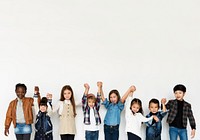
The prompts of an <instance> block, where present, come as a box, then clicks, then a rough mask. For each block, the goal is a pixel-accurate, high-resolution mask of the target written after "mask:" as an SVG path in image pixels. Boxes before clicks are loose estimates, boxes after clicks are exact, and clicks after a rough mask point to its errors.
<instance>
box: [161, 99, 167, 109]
mask: <svg viewBox="0 0 200 140" xmlns="http://www.w3.org/2000/svg"><path fill="white" fill-rule="evenodd" d="M166 102H167V100H166V98H163V99H161V104H162V107H161V108H162V111H163V112H166V110H167V109H166V106H165V104H166Z"/></svg>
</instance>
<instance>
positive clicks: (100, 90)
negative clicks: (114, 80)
mask: <svg viewBox="0 0 200 140" xmlns="http://www.w3.org/2000/svg"><path fill="white" fill-rule="evenodd" d="M97 86H98V92H99V93H100V94H101V100H102V101H103V102H104V101H105V97H104V93H103V89H102V86H103V83H102V82H97Z"/></svg>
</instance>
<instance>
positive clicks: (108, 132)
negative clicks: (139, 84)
mask: <svg viewBox="0 0 200 140" xmlns="http://www.w3.org/2000/svg"><path fill="white" fill-rule="evenodd" d="M101 99H102V101H103V105H104V106H105V108H106V109H107V112H106V116H105V118H104V134H105V140H118V139H119V124H120V116H121V112H122V110H123V109H124V102H125V98H124V97H123V98H122V99H120V94H119V92H118V91H117V90H116V89H113V90H111V91H110V93H109V101H108V100H107V98H104V94H103V91H102V92H101Z"/></svg>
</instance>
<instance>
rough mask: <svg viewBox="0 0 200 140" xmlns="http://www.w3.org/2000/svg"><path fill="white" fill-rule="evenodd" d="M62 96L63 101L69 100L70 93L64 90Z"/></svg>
mask: <svg viewBox="0 0 200 140" xmlns="http://www.w3.org/2000/svg"><path fill="white" fill-rule="evenodd" d="M63 96H64V98H65V100H70V99H71V96H72V92H71V91H70V90H68V89H66V90H64V92H63Z"/></svg>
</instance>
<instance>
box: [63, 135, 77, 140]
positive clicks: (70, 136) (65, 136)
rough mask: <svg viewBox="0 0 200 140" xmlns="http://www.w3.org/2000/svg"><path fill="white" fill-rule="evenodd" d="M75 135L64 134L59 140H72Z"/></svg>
mask: <svg viewBox="0 0 200 140" xmlns="http://www.w3.org/2000/svg"><path fill="white" fill-rule="evenodd" d="M74 136H75V135H70V134H65V135H60V137H61V140H74Z"/></svg>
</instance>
